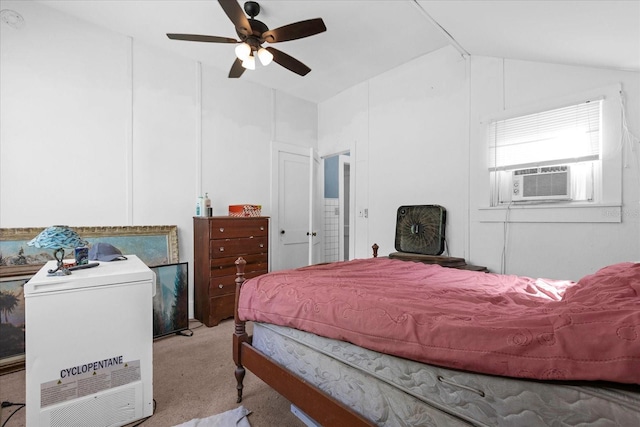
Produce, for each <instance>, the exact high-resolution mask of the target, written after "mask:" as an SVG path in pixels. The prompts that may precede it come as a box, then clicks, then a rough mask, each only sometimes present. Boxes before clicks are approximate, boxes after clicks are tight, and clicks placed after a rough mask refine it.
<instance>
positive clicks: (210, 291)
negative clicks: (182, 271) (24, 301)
mask: <svg viewBox="0 0 640 427" xmlns="http://www.w3.org/2000/svg"><path fill="white" fill-rule="evenodd" d="M240 256H241V257H242V258H244V259H245V260H246V261H247V266H246V268H245V271H246V275H245V277H246V278H252V277H255V276H259V275H261V274H264V273H266V272H267V271H268V269H269V218H268V217H229V216H214V217H194V218H193V261H194V284H193V289H194V314H195V318H196V319H198V320H200V321H201V322H202V323H204V324H205V325H207V326H216V325H217V324H218V323H220V321H221V320H222V319H226V318H229V317H233V314H234V313H233V310H234V304H235V279H236V265H235V261H236V259H238V257H240Z"/></svg>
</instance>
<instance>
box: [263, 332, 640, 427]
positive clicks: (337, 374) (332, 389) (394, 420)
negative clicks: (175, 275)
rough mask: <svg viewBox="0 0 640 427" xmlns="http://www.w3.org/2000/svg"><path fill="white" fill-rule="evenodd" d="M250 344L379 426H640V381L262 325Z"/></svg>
mask: <svg viewBox="0 0 640 427" xmlns="http://www.w3.org/2000/svg"><path fill="white" fill-rule="evenodd" d="M253 345H254V347H255V348H257V349H259V350H260V351H262V352H263V353H264V354H266V355H267V356H269V357H271V358H273V359H275V360H276V361H278V362H279V363H280V364H282V365H284V366H286V367H287V368H288V369H289V370H291V371H292V372H293V373H295V374H297V375H298V376H300V377H302V378H304V379H305V380H307V381H309V382H310V383H313V384H315V385H317V386H318V387H319V388H320V389H322V390H324V391H325V392H327V393H328V394H330V395H332V396H333V397H335V398H337V399H338V400H340V401H342V402H344V403H345V404H347V405H348V406H350V407H352V408H353V409H354V410H355V411H356V412H359V413H360V414H362V415H363V416H364V417H366V418H368V419H370V420H371V421H373V422H375V423H376V424H377V425H380V426H431V425H433V426H442V425H446V426H456V425H468V424H472V425H486V426H561V425H562V426H566V425H569V426H587V425H588V426H590V427H592V426H637V425H640V386H633V387H629V389H626V388H617V387H613V386H611V387H599V386H596V385H580V386H579V385H572V384H551V383H547V382H538V381H526V380H519V379H512V378H505V377H495V376H490V375H483V374H475V373H468V372H460V371H455V370H451V369H445V368H439V367H435V366H431V365H425V364H423V363H419V362H414V361H411V360H406V359H402V358H398V357H394V356H389V355H386V354H381V353H377V352H374V351H371V350H367V349H363V348H361V347H357V346H354V345H352V344H349V343H345V342H342V341H336V340H332V339H328V338H324V337H319V336H316V335H314V334H310V333H307V332H303V331H299V330H296V329H291V328H285V327H281V326H275V325H270V324H263V323H255V324H254V329H253Z"/></svg>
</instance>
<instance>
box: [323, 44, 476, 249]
mask: <svg viewBox="0 0 640 427" xmlns="http://www.w3.org/2000/svg"><path fill="white" fill-rule="evenodd" d="M468 93H469V90H468V79H467V64H466V62H465V61H464V60H463V59H462V57H461V56H460V55H458V53H457V52H456V51H455V50H454V49H452V48H444V49H441V50H439V51H436V52H434V53H432V54H430V55H426V56H423V57H420V58H417V59H415V60H414V61H411V62H409V63H407V64H405V65H403V66H401V67H398V68H396V69H394V70H392V71H389V72H387V73H384V74H382V75H380V76H377V77H376V78H373V79H371V80H370V81H369V82H367V83H366V84H361V85H358V86H356V87H354V88H351V89H349V90H348V91H345V92H344V93H342V94H339V95H338V96H336V97H334V98H333V99H330V100H328V101H326V102H323V103H321V104H320V105H319V131H318V141H319V149H320V152H321V153H331V152H339V151H341V150H345V149H349V148H350V144H353V145H354V146H355V150H352V154H351V155H352V157H353V158H354V159H355V161H356V168H355V181H356V190H355V199H356V215H359V213H360V211H361V210H362V209H365V208H366V209H368V214H369V217H368V218H364V217H361V216H358V217H357V218H356V224H355V230H352V235H355V241H356V251H355V255H356V257H360V258H362V257H370V256H371V245H372V244H373V243H377V244H378V245H379V246H380V252H379V254H380V255H388V254H389V253H391V252H395V248H394V238H395V222H396V212H397V209H398V207H400V206H402V205H422V204H438V205H442V206H444V207H445V208H446V209H447V214H448V229H447V233H446V234H447V242H448V247H449V254H450V255H452V256H460V257H465V256H466V252H467V249H466V228H467V227H466V224H467V221H468V219H467V207H466V204H467V191H468V185H467V182H468V159H467V155H468V154H467V153H468V125H467V117H468Z"/></svg>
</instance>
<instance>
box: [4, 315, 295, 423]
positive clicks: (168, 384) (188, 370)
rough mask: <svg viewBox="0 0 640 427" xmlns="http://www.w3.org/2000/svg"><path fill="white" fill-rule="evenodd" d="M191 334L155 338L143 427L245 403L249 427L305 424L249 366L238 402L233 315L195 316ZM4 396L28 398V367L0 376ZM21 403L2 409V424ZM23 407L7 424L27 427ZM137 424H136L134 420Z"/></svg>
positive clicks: (14, 399)
mask: <svg viewBox="0 0 640 427" xmlns="http://www.w3.org/2000/svg"><path fill="white" fill-rule="evenodd" d="M191 328H192V330H193V336H192V337H183V336H179V335H171V336H168V337H166V338H161V339H159V340H156V341H155V342H154V343H153V397H154V400H155V402H156V409H155V412H154V414H153V416H152V417H151V418H149V419H148V420H146V421H144V422H143V423H142V424H141V426H142V427H172V426H176V425H179V424H181V423H185V422H187V421H190V420H194V419H199V418H208V417H211V416H212V415H215V414H221V413H223V412H226V411H229V410H232V409H235V408H238V407H239V406H241V405H242V406H244V407H245V408H246V409H248V410H249V411H251V414H250V415H249V416H248V417H247V418H248V420H249V422H250V424H251V427H274V426H278V427H304V423H302V421H300V420H299V419H298V418H296V416H295V415H293V414H292V413H291V406H290V405H291V404H290V402H289V401H288V400H286V399H285V398H283V397H282V396H280V395H279V394H278V393H277V392H275V391H274V390H273V389H271V387H269V386H268V385H266V384H265V383H264V382H262V381H261V380H260V379H259V378H257V377H256V376H255V375H253V374H252V373H251V372H249V371H247V375H246V377H245V380H244V393H243V400H242V403H240V404H238V403H236V397H237V393H236V379H235V377H234V374H233V373H234V369H235V365H234V363H233V358H232V353H231V352H232V347H231V343H232V334H233V329H234V325H233V320H232V319H230V320H226V321H223V322H221V323H220V325H218V326H216V327H213V328H207V327H206V326H201V324H200V322H197V321H192V322H191ZM0 401H2V402H4V401H8V402H14V403H24V402H25V372H24V370H22V371H18V372H14V373H11V374H7V375H2V376H0ZM16 408H17V407H9V408H4V409H3V411H2V419H1V420H0V425H2V423H4V422H5V420H6V419H7V418H8V417H9V416H10V414H11V413H12V412H13V411H14V410H15V409H16ZM25 414H26V412H25V409H24V408H23V409H20V410H19V411H18V412H17V413H16V414H15V415H14V416H13V417H12V418H11V419H10V420H9V422H8V423H7V425H6V427H25ZM134 424H136V423H132V424H131V425H134Z"/></svg>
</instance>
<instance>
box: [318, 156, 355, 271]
mask: <svg viewBox="0 0 640 427" xmlns="http://www.w3.org/2000/svg"><path fill="white" fill-rule="evenodd" d="M352 197H353V195H352V194H351V156H350V153H349V152H345V153H340V154H335V155H332V156H328V157H325V158H324V206H325V208H324V230H325V240H324V244H325V246H324V255H325V262H334V261H346V260H349V259H350V256H351V254H350V249H349V248H350V247H351V246H352V242H351V234H352V233H351V232H352V230H351V228H350V226H349V224H350V221H351V219H350V217H351V215H350V205H351V198H352Z"/></svg>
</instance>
